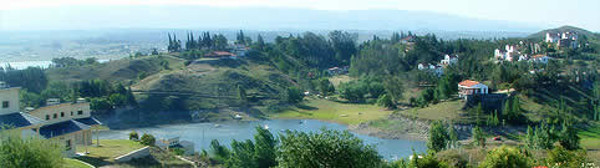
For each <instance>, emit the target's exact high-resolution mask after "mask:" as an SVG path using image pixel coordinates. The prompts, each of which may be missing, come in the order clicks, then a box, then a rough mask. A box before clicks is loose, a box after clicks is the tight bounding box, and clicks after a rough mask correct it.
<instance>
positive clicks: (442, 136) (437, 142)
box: [427, 121, 448, 152]
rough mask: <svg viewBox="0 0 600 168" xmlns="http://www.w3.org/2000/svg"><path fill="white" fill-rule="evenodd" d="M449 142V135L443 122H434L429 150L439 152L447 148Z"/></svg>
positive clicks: (430, 128) (428, 141) (430, 129)
mask: <svg viewBox="0 0 600 168" xmlns="http://www.w3.org/2000/svg"><path fill="white" fill-rule="evenodd" d="M447 142H448V133H447V131H446V129H445V128H444V126H443V124H442V122H441V121H434V122H433V123H431V126H430V127H429V139H428V140H427V148H428V149H430V150H432V151H435V152H439V151H442V150H443V149H445V148H446V145H447Z"/></svg>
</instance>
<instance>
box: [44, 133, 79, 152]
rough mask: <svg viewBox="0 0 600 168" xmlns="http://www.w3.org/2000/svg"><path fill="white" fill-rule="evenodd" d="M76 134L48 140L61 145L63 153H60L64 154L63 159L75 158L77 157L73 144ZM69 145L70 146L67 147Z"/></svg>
mask: <svg viewBox="0 0 600 168" xmlns="http://www.w3.org/2000/svg"><path fill="white" fill-rule="evenodd" d="M77 134H78V133H71V134H67V135H63V136H58V137H53V138H50V140H53V141H54V142H56V143H58V144H61V145H62V147H63V151H62V153H63V154H64V156H65V157H69V158H71V157H75V156H77V154H76V151H77V150H76V146H77V145H76V144H75V136H76V135H77ZM68 144H70V145H68Z"/></svg>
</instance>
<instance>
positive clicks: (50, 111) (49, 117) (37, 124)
mask: <svg viewBox="0 0 600 168" xmlns="http://www.w3.org/2000/svg"><path fill="white" fill-rule="evenodd" d="M1 86H2V87H1V88H0V101H2V108H1V109H0V125H9V126H12V127H13V128H14V129H19V130H20V131H21V132H22V135H26V136H39V137H41V138H45V139H53V140H56V141H58V142H62V144H63V145H64V146H63V147H64V149H65V151H63V153H64V154H65V156H67V157H74V156H76V154H75V151H76V149H75V147H76V145H77V144H83V145H84V146H85V147H86V148H87V146H88V145H91V143H92V131H91V129H92V127H94V126H98V125H100V124H101V123H100V122H99V121H98V120H96V119H95V118H93V117H91V110H90V104H89V103H88V102H85V99H78V101H77V102H75V103H60V102H58V101H56V100H55V99H51V100H48V101H47V102H48V104H47V105H46V106H44V107H40V108H38V109H32V110H31V111H29V112H26V113H23V112H19V111H20V110H19V90H20V88H18V87H9V86H8V85H6V84H3V85H1Z"/></svg>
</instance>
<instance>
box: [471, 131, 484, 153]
mask: <svg viewBox="0 0 600 168" xmlns="http://www.w3.org/2000/svg"><path fill="white" fill-rule="evenodd" d="M472 134H473V140H474V141H475V143H477V145H479V146H481V147H484V148H485V135H484V134H483V131H482V130H481V128H479V126H475V128H473V133H472Z"/></svg>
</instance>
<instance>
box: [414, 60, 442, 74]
mask: <svg viewBox="0 0 600 168" xmlns="http://www.w3.org/2000/svg"><path fill="white" fill-rule="evenodd" d="M417 69H418V70H421V71H428V72H432V73H434V74H435V75H436V76H438V77H439V76H442V75H443V74H444V67H443V66H441V65H433V64H430V63H419V64H418V65H417Z"/></svg>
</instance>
